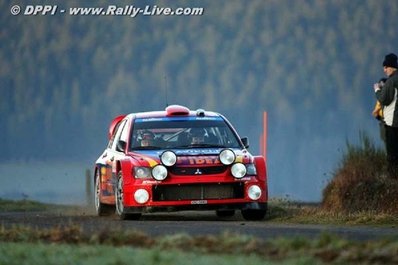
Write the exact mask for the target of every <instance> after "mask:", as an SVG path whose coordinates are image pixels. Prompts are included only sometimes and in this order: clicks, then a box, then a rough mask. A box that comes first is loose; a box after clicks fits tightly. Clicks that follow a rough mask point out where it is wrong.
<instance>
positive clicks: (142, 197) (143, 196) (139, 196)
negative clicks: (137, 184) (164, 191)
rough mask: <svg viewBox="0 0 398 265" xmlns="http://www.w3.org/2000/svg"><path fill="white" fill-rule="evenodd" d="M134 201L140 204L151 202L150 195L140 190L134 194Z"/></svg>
mask: <svg viewBox="0 0 398 265" xmlns="http://www.w3.org/2000/svg"><path fill="white" fill-rule="evenodd" d="M134 200H135V201H136V202H138V203H141V204H143V203H146V202H147V201H148V200H149V193H148V192H147V191H146V190H144V189H138V190H136V191H135V192H134Z"/></svg>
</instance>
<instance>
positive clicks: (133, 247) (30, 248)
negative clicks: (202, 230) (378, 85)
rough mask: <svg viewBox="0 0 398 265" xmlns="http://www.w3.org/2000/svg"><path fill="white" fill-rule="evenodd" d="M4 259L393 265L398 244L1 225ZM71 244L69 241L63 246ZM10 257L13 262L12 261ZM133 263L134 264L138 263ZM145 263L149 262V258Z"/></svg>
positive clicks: (20, 261) (0, 247) (0, 246)
mask: <svg viewBox="0 0 398 265" xmlns="http://www.w3.org/2000/svg"><path fill="white" fill-rule="evenodd" d="M0 242H15V243H0V264H2V263H5V264H27V263H29V264H43V263H45V264H71V263H76V261H79V263H80V264H94V263H93V262H100V263H98V264H115V263H117V264H123V263H124V262H125V261H126V260H130V259H131V260H132V261H134V262H139V263H140V264H141V262H140V261H148V262H149V264H183V262H185V263H184V264H187V263H186V262H187V260H188V258H189V260H190V262H191V263H189V264H195V265H196V264H205V262H212V264H214V263H216V264H242V260H245V261H246V262H249V264H264V263H263V262H264V261H267V262H269V263H265V264H274V263H283V264H289V263H292V264H309V263H310V264H317V263H321V262H328V263H329V262H335V263H338V264H341V263H344V264H349V263H361V264H378V263H383V264H390V263H391V264H393V263H394V262H397V261H398V260H397V259H398V257H397V255H396V253H397V251H398V244H397V242H395V241H391V240H382V241H373V242H351V241H347V240H343V239H339V238H336V237H334V236H331V235H328V234H323V235H321V236H319V237H318V238H315V239H306V238H300V237H296V238H289V239H287V238H279V239H275V240H269V241H262V240H259V239H256V238H254V237H248V236H237V235H233V234H229V233H225V234H222V235H218V236H188V235H185V234H178V235H173V236H163V237H157V238H151V237H148V236H146V235H145V234H143V233H141V232H134V231H119V230H113V231H110V230H103V231H99V232H98V233H93V234H89V235H88V234H87V233H86V234H85V233H83V232H82V231H81V229H80V228H79V227H76V226H70V227H63V228H53V229H49V230H38V229H32V228H28V227H14V228H12V229H5V228H4V227H3V228H1V229H0ZM49 243H56V244H49ZM65 244H67V245H65ZM9 262H11V263H9ZM134 262H133V263H134ZM145 264H147V263H145Z"/></svg>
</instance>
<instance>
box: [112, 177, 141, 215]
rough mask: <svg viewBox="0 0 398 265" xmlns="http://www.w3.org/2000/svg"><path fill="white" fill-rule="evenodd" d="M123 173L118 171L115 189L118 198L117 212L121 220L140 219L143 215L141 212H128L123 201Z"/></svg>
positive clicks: (116, 198)
mask: <svg viewBox="0 0 398 265" xmlns="http://www.w3.org/2000/svg"><path fill="white" fill-rule="evenodd" d="M123 196H124V193H123V175H122V172H119V173H118V176H117V184H116V189H115V200H116V214H117V215H118V216H119V219H120V220H138V219H140V217H141V213H133V214H132V213H129V214H128V213H126V212H125V208H124V203H123Z"/></svg>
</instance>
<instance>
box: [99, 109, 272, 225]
mask: <svg viewBox="0 0 398 265" xmlns="http://www.w3.org/2000/svg"><path fill="white" fill-rule="evenodd" d="M247 148H248V139H247V138H240V137H239V136H238V134H237V132H236V131H235V130H234V128H233V127H232V125H231V124H230V123H229V121H228V120H227V119H226V118H225V117H224V116H222V115H220V114H218V113H215V112H209V111H204V110H202V109H199V110H197V111H191V110H189V109H188V108H186V107H184V106H179V105H171V106H168V107H167V108H166V109H165V110H164V111H153V112H141V113H132V114H128V115H121V116H118V117H116V118H115V119H114V120H113V121H112V122H111V124H110V127H109V143H108V146H107V148H106V149H105V151H104V152H103V153H102V154H101V155H100V157H99V158H98V159H97V161H96V165H95V171H94V172H95V174H94V185H95V209H96V212H97V214H98V215H100V216H102V215H107V214H111V213H112V212H114V211H115V208H116V214H117V215H118V216H119V217H120V218H121V219H139V218H140V216H141V214H142V213H147V212H155V211H173V210H215V211H216V214H217V215H218V216H220V217H225V216H233V215H234V213H235V210H240V211H241V213H242V216H243V217H244V218H245V219H247V220H261V219H263V218H264V216H265V214H266V211H267V201H268V190H267V173H266V165H265V160H264V157H262V156H252V155H251V154H250V153H249V152H248V150H247Z"/></svg>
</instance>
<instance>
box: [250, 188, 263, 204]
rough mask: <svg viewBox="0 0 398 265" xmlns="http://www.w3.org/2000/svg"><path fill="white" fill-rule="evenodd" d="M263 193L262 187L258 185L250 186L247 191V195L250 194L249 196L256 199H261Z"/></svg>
mask: <svg viewBox="0 0 398 265" xmlns="http://www.w3.org/2000/svg"><path fill="white" fill-rule="evenodd" d="M261 194H262V192H261V188H260V187H259V186H257V185H252V186H250V187H249V189H248V191H247V195H248V196H249V198H250V199H252V200H254V201H256V200H258V199H260V197H261Z"/></svg>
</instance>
